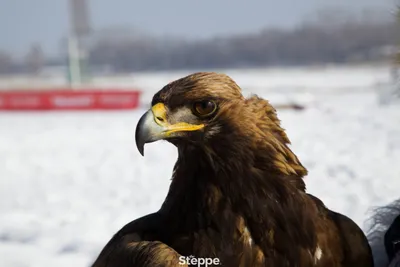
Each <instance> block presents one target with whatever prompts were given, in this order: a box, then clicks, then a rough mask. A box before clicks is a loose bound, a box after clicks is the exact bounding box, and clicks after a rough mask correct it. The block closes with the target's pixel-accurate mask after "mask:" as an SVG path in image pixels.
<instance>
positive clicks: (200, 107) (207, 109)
mask: <svg viewBox="0 0 400 267" xmlns="http://www.w3.org/2000/svg"><path fill="white" fill-rule="evenodd" d="M216 110H217V105H216V104H215V103H214V102H213V101H210V100H204V101H199V102H195V103H194V106H193V112H194V113H195V114H196V115H198V116H201V117H204V116H209V115H211V114H213V113H214V112H215V111H216Z"/></svg>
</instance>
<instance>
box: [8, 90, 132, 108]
mask: <svg viewBox="0 0 400 267" xmlns="http://www.w3.org/2000/svg"><path fill="white" fill-rule="evenodd" d="M139 96H140V92H139V91H122V90H82V91H72V90H58V91H27V90H26V91H20V90H19V91H0V110H104V109H135V108H137V107H138V106H139Z"/></svg>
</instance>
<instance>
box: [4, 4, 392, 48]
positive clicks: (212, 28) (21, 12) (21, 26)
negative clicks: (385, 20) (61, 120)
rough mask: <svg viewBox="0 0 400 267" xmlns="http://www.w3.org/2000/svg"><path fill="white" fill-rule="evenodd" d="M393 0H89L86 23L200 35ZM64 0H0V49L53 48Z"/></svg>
mask: <svg viewBox="0 0 400 267" xmlns="http://www.w3.org/2000/svg"><path fill="white" fill-rule="evenodd" d="M396 1H397V0H331V1H328V0H291V1H290V0H248V1H244V0H241V1H239V0H201V1H194V0H157V1H156V0H141V1H135V0H91V1H90V9H91V10H90V15H91V21H92V27H93V28H96V29H99V28H104V27H107V26H112V25H124V26H132V27H136V28H138V29H141V30H143V31H146V32H150V33H153V34H157V35H171V34H172V35H179V36H184V37H187V38H205V37H210V36H215V35H220V34H224V35H228V34H232V33H242V32H249V31H252V32H254V31H257V30H259V29H261V28H265V27H269V26H285V27H286V26H293V25H295V24H297V23H299V22H300V21H302V20H304V19H305V18H307V17H309V16H310V15H311V14H313V13H314V12H315V11H316V10H318V9H321V8H323V7H326V6H327V5H329V6H339V7H344V8H346V9H348V10H352V11H358V10H361V9H363V8H366V7H377V8H380V9H385V10H387V11H388V12H389V11H393V8H394V6H395V2H396ZM67 7H68V2H67V0H0V36H1V38H0V49H5V50H7V51H9V52H12V53H14V54H21V53H25V52H26V50H27V48H28V47H29V45H30V44H32V43H35V42H38V43H41V44H42V46H43V48H44V50H45V51H46V52H50V53H55V52H56V51H58V50H57V49H58V44H59V40H60V38H61V37H63V36H65V35H66V33H67V32H68V14H67V11H68V9H67Z"/></svg>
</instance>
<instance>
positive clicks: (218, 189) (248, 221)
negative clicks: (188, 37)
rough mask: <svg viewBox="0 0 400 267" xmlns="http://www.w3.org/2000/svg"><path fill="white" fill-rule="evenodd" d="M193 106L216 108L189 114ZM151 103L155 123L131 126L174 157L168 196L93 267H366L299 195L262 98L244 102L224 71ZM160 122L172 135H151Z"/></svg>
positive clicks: (344, 225)
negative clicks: (184, 261)
mask: <svg viewBox="0 0 400 267" xmlns="http://www.w3.org/2000/svg"><path fill="white" fill-rule="evenodd" d="M199 101H203V102H200V103H206V104H207V105H211V106H207V105H204V107H205V108H204V109H203V110H206V111H207V110H211V109H212V108H213V107H215V110H213V111H212V112H211V113H209V114H206V115H207V116H199V115H197V116H195V115H194V114H196V112H193V108H192V107H193V104H194V103H199ZM204 101H206V102H204ZM210 103H211V104H210ZM152 106H153V107H157V108H158V109H156V108H154V109H153V114H154V116H155V120H156V121H157V120H158V124H159V125H158V126H157V125H156V126H154V125H153V124H154V120H153V121H151V122H148V121H146V122H143V123H142V122H140V123H139V124H140V127H144V126H142V124H143V125H145V124H146V125H145V126H146V127H147V128H146V134H147V135H149V133H151V134H152V136H151V138H149V139H148V140H150V141H155V140H158V139H166V140H167V141H170V142H171V143H172V144H174V145H176V146H177V148H178V152H179V156H178V160H177V163H176V165H175V168H174V173H173V179H172V183H171V186H170V190H169V193H168V196H167V198H166V200H165V202H164V203H163V205H162V207H161V209H160V210H159V211H158V212H156V213H154V214H151V215H148V216H146V217H143V218H140V219H138V220H136V221H133V222H131V223H130V224H128V225H126V226H125V227H124V228H122V229H121V230H120V231H119V232H118V233H117V234H116V235H115V236H114V237H113V238H112V239H111V240H110V242H109V243H108V244H107V245H106V247H105V248H104V249H103V251H102V252H101V254H100V255H99V257H98V259H97V260H96V262H95V263H94V265H93V266H94V267H106V266H107V267H108V266H110V267H111V266H112V267H114V266H115V267H123V266H182V265H179V256H180V255H183V256H190V255H193V256H195V257H197V258H218V259H219V260H220V262H221V265H219V266H228V267H231V266H232V267H235V266H243V267H245V266H249V267H250V266H251V267H253V266H254V267H257V266H260V267H261V266H270V267H274V266H279V267H280V266H282V267H283V266H288V267H292V266H299V267H305V266H321V267H322V266H323V267H339V266H340V267H344V266H349V267H350V266H351V267H354V266H360V267H369V266H373V261H372V255H371V250H370V247H369V245H368V242H367V240H366V238H365V236H364V234H363V232H362V231H361V230H360V228H359V227H358V226H357V225H356V224H355V223H354V222H353V221H351V220H350V219H349V218H347V217H345V216H343V215H341V214H338V213H335V212H332V211H330V210H329V209H327V208H326V207H325V206H324V204H323V203H322V202H321V201H320V200H319V199H317V198H316V197H314V196H311V195H309V194H307V193H306V192H305V183H304V181H303V177H304V176H305V175H306V174H307V170H306V169H305V168H304V167H303V166H302V164H301V163H300V161H299V159H298V158H297V157H296V155H295V154H294V153H293V152H292V151H291V150H290V148H289V146H288V145H289V144H290V141H289V138H288V137H287V135H286V133H285V132H284V130H283V129H282V128H281V126H280V121H279V119H278V117H277V114H276V111H275V109H274V108H273V107H272V106H271V105H270V104H269V103H268V101H266V100H263V99H261V98H259V97H257V96H252V97H250V98H248V99H245V98H244V97H243V96H242V94H241V89H240V87H239V86H238V85H237V84H236V83H235V82H234V81H233V80H232V79H230V78H229V77H228V76H226V75H223V74H217V73H195V74H192V75H189V76H187V77H184V78H182V79H179V80H177V81H174V82H172V83H170V84H168V85H166V86H165V87H164V88H163V89H162V90H160V91H159V92H158V93H157V94H156V95H155V96H154V98H153V101H152ZM160 107H162V108H160ZM208 107H211V108H208ZM161 113H162V114H163V116H159V115H158V114H161ZM156 115H157V116H156ZM147 116H149V115H147ZM141 120H142V119H141ZM149 121H150V120H149ZM149 123H153V124H152V125H151V127H153V128H151V129H152V130H151V131H150V130H148V127H150V126H148V124H149ZM183 123H185V124H183ZM160 125H161V126H162V127H164V128H163V129H169V130H170V129H174V131H170V133H171V134H168V135H167V134H163V135H162V138H161V137H159V138H158V139H157V138H156V137H155V135H154V131H155V130H154V129H156V128H154V127H161V126H160ZM182 125H184V126H182ZM188 125H189V126H188ZM178 126H179V127H180V128H178ZM194 126H196V128H194ZM138 127H139V126H138ZM168 127H169V128H168ZM173 127H175V128H173ZM184 127H186V128H184ZM190 127H191V128H190ZM199 128H201V129H200V130H193V129H199ZM176 129H186V130H182V131H181V132H179V131H178V130H176ZM189 129H190V130H189ZM143 132H145V131H144V130H142V128H141V129H139V133H137V139H138V138H139V139H140V142H142V139H143V138H144V137H142V136H143V135H144V134H143ZM165 132H166V131H165V130H164V132H163V133H165ZM159 136H161V134H160V135H159ZM146 140H147V139H146ZM150 141H148V142H150ZM137 142H138V143H140V142H139V141H137ZM143 142H144V141H143ZM209 266H210V265H209Z"/></svg>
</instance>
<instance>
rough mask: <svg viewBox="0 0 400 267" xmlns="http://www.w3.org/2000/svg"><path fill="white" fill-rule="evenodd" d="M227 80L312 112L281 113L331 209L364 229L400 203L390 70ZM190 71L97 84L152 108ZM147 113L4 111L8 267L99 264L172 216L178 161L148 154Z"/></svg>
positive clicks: (1, 139) (0, 152)
mask: <svg viewBox="0 0 400 267" xmlns="http://www.w3.org/2000/svg"><path fill="white" fill-rule="evenodd" d="M224 72H226V73H228V74H229V75H231V76H232V77H233V78H234V79H235V80H236V81H237V82H238V83H239V85H241V86H242V88H243V89H244V94H245V95H248V94H249V93H250V92H253V93H257V94H259V95H260V96H262V97H265V98H267V99H270V100H271V101H272V102H273V103H279V102H284V101H297V102H300V103H304V104H306V105H307V107H308V108H307V109H306V110H304V111H301V112H295V111H288V110H282V111H278V113H279V117H280V118H281V120H282V123H283V126H284V127H285V128H286V129H287V131H288V135H289V137H290V138H291V140H292V143H293V145H292V148H293V150H294V151H295V152H296V153H297V155H298V156H299V158H300V159H301V161H302V162H303V164H304V165H305V166H306V167H307V168H308V169H309V175H308V177H307V178H306V183H307V187H308V190H309V192H311V193H313V194H315V195H316V196H317V197H319V198H321V199H322V200H323V201H324V202H325V203H326V205H327V206H328V207H329V208H331V209H333V210H336V211H339V212H342V213H344V214H346V215H348V216H349V217H351V218H352V219H354V220H355V221H356V222H357V223H358V224H359V225H360V226H361V227H364V222H365V220H366V219H367V218H368V213H367V212H368V209H370V208H371V207H375V206H379V205H384V204H387V203H389V202H391V201H392V200H395V199H397V198H399V197H400V164H399V163H400V105H391V106H380V105H378V103H377V98H376V95H375V93H374V87H375V86H376V84H377V83H379V82H381V81H385V80H387V79H388V76H389V68H388V67H386V66H380V67H368V66H364V67H340V68H337V67H330V68H324V69H319V68H291V69H270V70H260V69H258V70H250V69H249V70H225V71H224ZM188 73H190V71H187V72H170V73H167V72H164V73H145V74H138V75H132V76H131V77H119V78H118V79H117V78H115V77H114V78H110V79H108V80H106V79H104V78H103V79H100V78H99V79H96V80H95V82H96V83H97V84H114V83H118V84H119V85H123V86H125V87H129V86H135V87H136V86H138V87H140V88H143V90H146V91H145V93H144V95H143V103H144V104H146V105H147V104H149V101H150V99H151V96H152V95H153V94H154V93H155V92H156V91H157V90H158V89H160V88H161V87H162V86H163V85H164V84H166V83H167V82H170V81H172V80H174V79H176V78H179V77H181V76H183V75H186V74H188ZM13 82H15V81H13ZM0 84H1V85H2V86H4V84H6V82H5V81H4V80H2V81H1V82H0ZM143 112H144V109H140V110H137V111H124V112H85V113H78V112H58V113H0V266H2V267H25V266H29V267H44V266H57V267H63V266H88V265H89V264H90V263H91V261H92V260H93V259H94V258H95V257H96V256H97V254H98V253H99V250H100V249H101V248H102V247H103V246H104V245H105V243H106V242H107V241H108V240H109V238H110V237H111V236H112V234H114V233H115V232H116V231H117V230H119V229H120V228H121V227H122V226H123V225H124V224H126V223H127V222H129V221H131V220H133V219H135V218H137V217H139V216H142V215H145V214H147V213H150V212H153V211H156V210H157V209H158V208H159V207H160V205H161V203H162V201H163V200H164V197H165V195H166V193H167V190H168V186H169V183H170V176H171V171H172V167H173V163H174V161H175V158H176V155H177V153H176V151H175V148H174V147H173V146H172V145H169V144H167V143H166V142H164V143H160V142H158V143H152V144H150V145H147V146H146V157H144V158H143V157H141V156H140V154H139V152H137V149H136V147H135V141H134V130H135V126H136V123H137V121H138V119H139V117H140V116H141V114H142V113H143Z"/></svg>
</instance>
